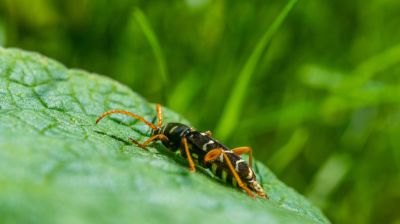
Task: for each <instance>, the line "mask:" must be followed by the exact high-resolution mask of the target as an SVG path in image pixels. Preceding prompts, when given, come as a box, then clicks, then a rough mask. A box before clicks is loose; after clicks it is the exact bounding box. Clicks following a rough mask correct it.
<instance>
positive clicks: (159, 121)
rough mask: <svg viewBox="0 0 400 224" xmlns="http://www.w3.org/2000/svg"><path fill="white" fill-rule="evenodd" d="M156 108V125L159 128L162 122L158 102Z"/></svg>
mask: <svg viewBox="0 0 400 224" xmlns="http://www.w3.org/2000/svg"><path fill="white" fill-rule="evenodd" d="M156 110H157V118H158V122H157V126H158V127H159V128H161V126H162V123H163V118H162V111H161V105H160V104H157V105H156Z"/></svg>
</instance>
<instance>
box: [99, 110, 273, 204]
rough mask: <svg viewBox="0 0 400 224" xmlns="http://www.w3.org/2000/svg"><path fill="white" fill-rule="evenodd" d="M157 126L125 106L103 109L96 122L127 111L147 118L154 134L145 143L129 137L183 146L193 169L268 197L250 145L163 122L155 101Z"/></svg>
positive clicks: (249, 191) (251, 192)
mask: <svg viewBox="0 0 400 224" xmlns="http://www.w3.org/2000/svg"><path fill="white" fill-rule="evenodd" d="M156 110H157V118H158V122H157V126H156V125H154V124H153V123H151V122H149V121H147V120H145V119H144V118H143V117H141V116H138V115H136V114H134V113H131V112H129V111H125V110H110V111H107V112H105V113H103V114H102V115H101V116H100V117H99V118H98V119H97V120H96V124H97V123H98V122H99V121H100V120H102V119H103V118H105V117H106V116H108V115H110V114H125V115H128V116H130V117H133V118H135V119H138V120H140V121H142V122H144V123H145V124H146V125H147V126H149V127H150V128H151V129H152V131H151V137H150V138H149V139H147V140H146V141H145V142H144V143H139V142H137V141H136V140H134V139H130V141H132V142H133V143H134V144H136V145H138V146H139V147H141V148H143V149H146V146H147V145H148V144H150V143H151V142H153V141H156V140H161V142H162V143H163V144H164V146H165V147H167V148H168V149H170V150H172V151H177V150H180V153H181V155H182V156H183V157H184V158H187V160H188V162H189V168H190V171H192V172H194V171H195V170H196V168H195V163H194V162H193V160H194V161H195V162H196V163H197V164H199V165H200V166H202V167H204V168H207V169H211V171H212V172H213V173H214V175H216V176H217V177H219V178H221V180H222V181H224V182H231V184H232V185H233V186H239V187H240V188H241V189H243V190H244V191H245V192H246V193H247V194H248V195H249V196H251V197H253V198H255V195H254V193H256V194H257V195H259V196H260V197H262V198H265V199H268V196H267V195H266V194H265V192H264V189H263V188H262V186H261V185H260V184H259V183H258V182H257V180H256V175H255V173H254V171H253V169H252V168H251V167H252V157H253V156H252V150H251V148H250V147H238V148H234V149H232V150H230V149H228V148H227V147H226V146H224V145H222V144H221V143H219V142H218V141H216V140H215V139H213V138H212V137H211V132H210V131H207V132H199V131H196V130H194V129H192V128H191V127H188V126H187V125H184V124H180V123H167V124H165V125H163V124H162V112H161V106H160V105H159V104H157V105H156ZM243 153H248V154H249V163H246V162H245V161H244V160H243V159H242V158H241V157H240V155H241V154H243Z"/></svg>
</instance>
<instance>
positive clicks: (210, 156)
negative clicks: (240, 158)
mask: <svg viewBox="0 0 400 224" xmlns="http://www.w3.org/2000/svg"><path fill="white" fill-rule="evenodd" d="M221 153H222V156H223V157H224V160H225V162H226V164H227V165H228V167H229V169H230V171H231V172H232V174H233V176H234V177H235V179H236V182H237V183H238V185H239V187H240V188H242V189H243V190H244V191H246V193H247V194H248V195H249V196H250V197H252V198H255V196H254V194H253V192H252V191H251V190H250V189H249V188H248V187H247V186H246V185H245V184H244V183H243V182H242V179H240V177H239V174H238V173H237V172H236V170H235V168H234V167H233V165H232V162H231V160H230V159H229V157H228V156H227V155H226V153H225V152H224V150H222V149H221V148H216V149H213V150H211V151H209V152H208V153H207V154H206V155H205V157H204V161H205V162H210V161H213V160H215V159H216V158H218V157H219V156H220V155H221Z"/></svg>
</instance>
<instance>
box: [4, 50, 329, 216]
mask: <svg viewBox="0 0 400 224" xmlns="http://www.w3.org/2000/svg"><path fill="white" fill-rule="evenodd" d="M0 84H1V86H0V172H1V176H0V201H1V203H0V217H1V218H0V219H1V222H2V223H110V222H111V223H115V222H117V223H121V222H122V223H132V222H135V223H188V222H190V223H204V220H205V219H207V220H208V221H207V222H208V223H219V222H229V223H247V222H248V223H250V222H251V223H266V222H268V223H288V222H291V223H328V220H327V219H326V218H325V217H324V216H323V215H322V214H321V213H320V211H319V210H318V209H316V208H315V207H313V206H312V205H311V204H310V203H309V202H308V201H307V200H306V199H304V198H303V197H302V196H300V195H299V194H297V193H296V192H294V191H293V190H292V189H290V188H288V187H286V186H285V185H284V184H283V183H281V182H280V181H279V180H278V179H277V178H276V177H275V176H274V175H273V174H272V173H271V172H270V171H269V170H268V169H267V168H266V167H265V166H264V165H262V164H261V163H259V162H257V164H256V167H255V169H256V171H257V175H258V176H259V179H260V180H261V181H262V183H263V186H264V188H265V190H266V191H267V192H268V194H269V195H270V197H271V200H269V201H267V200H263V199H258V200H253V199H251V198H249V197H248V196H247V195H245V194H244V193H242V192H240V191H238V190H235V189H234V188H232V187H228V186H223V185H222V184H220V183H219V182H217V181H216V180H215V179H213V178H211V177H210V176H208V175H207V174H206V173H201V172H197V173H195V174H191V173H190V172H189V171H188V168H187V165H186V163H184V162H183V161H182V160H180V159H179V157H176V158H175V157H174V154H171V153H167V152H166V150H165V149H164V148H163V147H162V146H161V145H160V144H156V145H157V146H159V147H157V148H158V149H157V148H150V151H145V150H143V149H141V148H138V147H136V146H134V145H132V144H130V143H129V142H127V139H128V138H129V137H132V138H134V139H138V140H140V141H143V140H144V139H145V138H146V137H147V135H148V134H149V130H148V128H146V126H144V125H143V124H141V123H140V122H139V123H138V122H137V121H134V120H132V119H128V118H126V117H122V116H118V115H117V116H112V118H111V119H105V120H103V121H102V122H101V123H100V124H99V125H95V124H94V121H95V120H96V117H97V116H98V115H99V114H101V113H102V112H104V111H105V110H108V109H111V108H120V109H126V110H130V111H133V112H135V113H137V114H141V115H143V116H144V117H145V118H146V119H148V120H151V119H152V118H153V117H154V115H155V111H154V105H151V104H149V103H147V102H146V101H145V100H144V99H143V98H141V97H140V96H138V95H137V94H135V93H133V92H132V91H130V90H129V89H128V88H127V87H125V86H122V85H120V84H118V83H117V82H114V81H112V80H109V79H107V78H104V77H101V76H99V75H95V74H88V73H87V72H84V71H80V70H68V69H66V68H65V67H64V66H62V65H61V64H59V63H57V62H55V61H53V60H51V59H48V58H45V57H42V56H40V55H38V54H33V53H26V52H24V51H20V50H8V49H3V48H0ZM164 117H165V120H166V121H167V122H168V121H178V122H185V121H184V120H182V119H181V118H180V117H179V116H178V115H176V114H174V113H173V112H171V111H169V110H167V109H164ZM179 163H181V164H179Z"/></svg>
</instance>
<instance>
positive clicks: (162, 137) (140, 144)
mask: <svg viewBox="0 0 400 224" xmlns="http://www.w3.org/2000/svg"><path fill="white" fill-rule="evenodd" d="M129 140H130V141H131V142H132V143H134V144H136V145H137V146H139V147H140V148H142V149H146V146H147V145H148V144H150V143H151V142H153V141H156V140H161V141H168V137H167V136H165V135H163V134H158V135H154V136H151V137H150V138H148V139H147V140H146V141H145V142H143V143H139V142H138V141H136V140H134V139H132V138H129Z"/></svg>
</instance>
